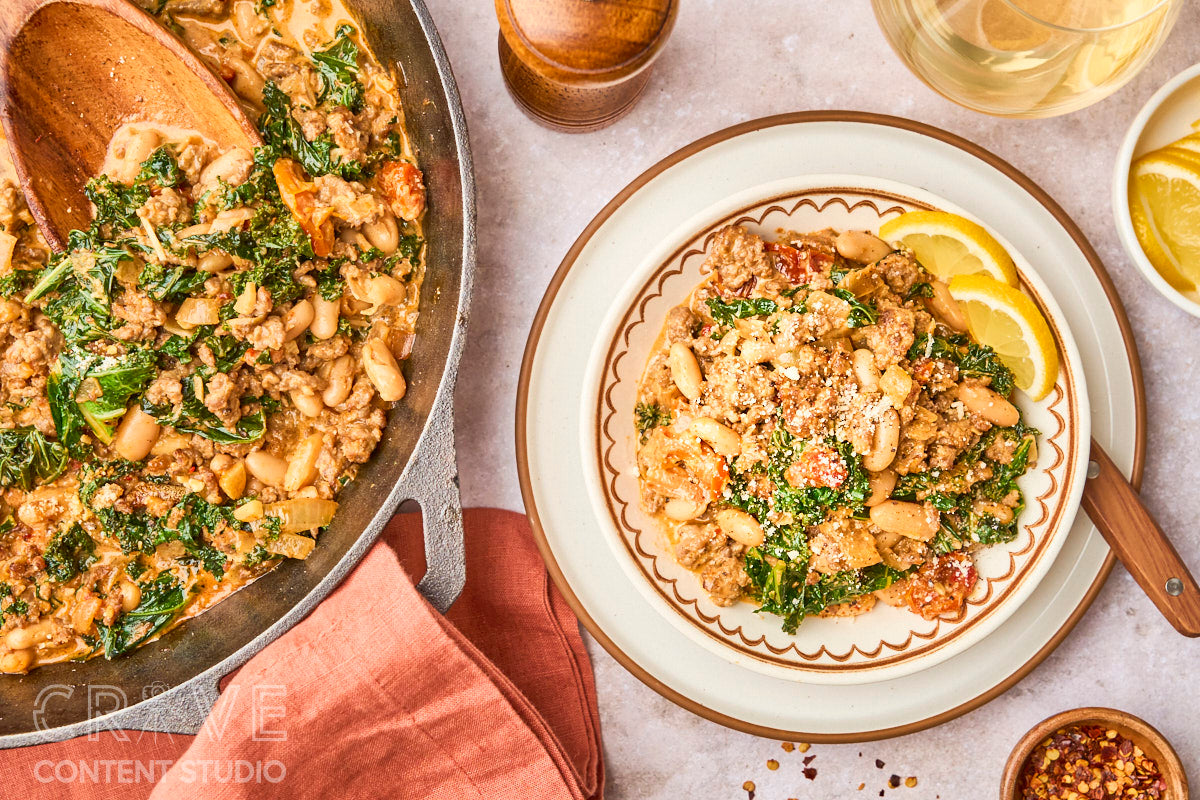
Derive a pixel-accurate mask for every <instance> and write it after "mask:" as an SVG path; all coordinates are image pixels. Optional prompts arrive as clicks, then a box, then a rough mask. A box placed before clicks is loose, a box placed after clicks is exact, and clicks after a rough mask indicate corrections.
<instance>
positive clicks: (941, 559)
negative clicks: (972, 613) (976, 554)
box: [904, 553, 979, 619]
mask: <svg viewBox="0 0 1200 800" xmlns="http://www.w3.org/2000/svg"><path fill="white" fill-rule="evenodd" d="M978 579H979V573H977V572H976V571H975V565H974V564H972V563H971V559H970V557H968V556H967V554H966V553H946V554H944V555H940V556H936V557H934V558H932V559H930V560H929V561H926V562H925V563H924V564H922V565H921V568H920V569H919V570H917V573H916V574H915V575H913V576H912V577H910V578H909V579H908V582H907V583H908V585H907V587H906V588H905V591H904V599H905V600H906V601H907V602H908V607H909V608H911V609H912V610H913V611H914V612H915V613H917V614H920V615H921V616H922V617H924V618H925V619H934V618H936V617H940V616H942V615H943V614H957V613H958V612H959V611H961V610H962V607H963V603H964V602H966V599H967V595H968V594H970V593H971V589H973V588H974V587H975V581H976V580H978Z"/></svg>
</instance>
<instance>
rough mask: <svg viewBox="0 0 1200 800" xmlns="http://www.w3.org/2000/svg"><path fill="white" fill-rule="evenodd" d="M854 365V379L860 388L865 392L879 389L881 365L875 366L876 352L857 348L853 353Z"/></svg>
mask: <svg viewBox="0 0 1200 800" xmlns="http://www.w3.org/2000/svg"><path fill="white" fill-rule="evenodd" d="M851 359H852V362H853V365H854V379H855V380H856V381H857V382H858V388H859V390H860V391H863V392H874V391H876V390H877V389H879V367H877V366H875V354H874V353H872V352H871V351H870V350H867V349H866V348H860V349H858V350H855V351H854V353H853V354H852V355H851Z"/></svg>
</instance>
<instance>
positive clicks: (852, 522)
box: [633, 212, 1057, 632]
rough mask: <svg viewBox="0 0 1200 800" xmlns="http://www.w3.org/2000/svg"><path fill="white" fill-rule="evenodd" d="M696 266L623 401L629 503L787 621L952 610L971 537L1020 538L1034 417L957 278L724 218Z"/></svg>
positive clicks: (964, 579) (718, 582) (743, 596)
mask: <svg viewBox="0 0 1200 800" xmlns="http://www.w3.org/2000/svg"><path fill="white" fill-rule="evenodd" d="M917 213H918V214H919V213H921V212H917ZM946 216H949V215H946ZM903 219H904V218H903V217H901V218H900V220H903ZM935 221H936V220H935ZM964 222H965V221H964ZM924 235H925V236H926V239H925V240H922V241H923V243H924V244H930V240H929V238H928V233H926V234H924ZM988 238H989V239H990V237H988ZM999 252H1000V253H1003V249H1002V248H1001V249H1000V251H999ZM952 255H953V257H954V258H955V259H956V263H957V262H961V261H963V260H964V255H965V250H964V251H963V252H955V253H952ZM1004 257H1005V258H1006V256H1004ZM933 258H934V255H933V253H932V251H931V255H930V259H931V260H932V259H933ZM944 260H945V259H943V261H944ZM994 260H1000V258H999V257H997V258H995V259H994ZM942 266H943V268H944V267H945V264H943V265H942ZM702 272H703V273H705V274H707V276H708V277H707V278H706V279H705V280H704V282H703V283H701V284H700V286H698V287H697V288H695V290H694V291H692V293H691V294H690V296H689V297H688V298H687V300H686V301H685V302H684V303H683V304H681V305H678V306H676V307H675V308H673V309H671V311H670V312H669V314H668V315H667V319H666V324H665V327H664V328H663V331H662V334H661V337H660V339H659V341H658V343H657V345H656V346H655V348H654V349H653V350H652V351H651V353H650V356H649V360H648V363H647V366H646V370H645V373H644V375H643V377H642V380H641V384H640V387H639V390H638V403H637V406H636V408H635V419H634V421H633V422H634V425H635V426H636V428H637V431H638V437H639V444H638V449H637V459H638V475H639V479H640V487H641V502H642V505H643V508H644V510H645V511H646V512H648V513H650V514H653V515H654V516H655V518H656V519H657V520H658V521H659V523H660V524H661V525H662V526H663V530H664V531H665V532H666V534H667V536H668V537H669V539H670V541H671V544H672V548H671V549H672V552H673V555H674V557H675V558H676V559H677V560H678V562H679V563H680V564H681V565H682V566H684V567H687V568H689V569H692V570H694V571H695V572H696V573H697V575H698V577H699V580H700V582H701V585H702V586H703V588H704V590H705V591H706V592H707V593H708V594H709V596H710V597H711V599H712V601H713V602H714V603H715V604H716V605H718V606H728V605H730V604H733V603H735V602H737V601H739V600H747V601H750V602H753V603H755V604H756V605H757V606H758V607H759V610H760V611H765V612H769V613H771V614H775V615H777V616H778V617H779V618H780V624H781V625H782V627H783V628H784V630H786V631H789V632H794V631H795V630H796V629H797V626H798V625H800V623H801V622H802V621H803V620H804V619H805V617H807V616H809V615H817V614H819V615H826V616H855V615H859V614H862V613H865V612H868V611H870V610H871V609H872V608H873V607H874V606H875V604H876V601H877V600H882V601H884V602H885V603H887V604H889V605H895V606H903V607H906V608H908V609H909V610H911V611H912V612H914V613H916V614H919V615H921V616H922V617H924V618H926V619H933V618H936V617H939V616H942V615H956V614H959V613H960V612H961V611H962V608H963V604H964V602H965V600H966V597H967V596H968V595H969V594H970V593H971V591H972V590H973V589H974V587H975V585H976V582H977V579H978V576H977V572H976V569H975V566H974V564H973V562H972V553H973V552H975V551H976V550H978V549H979V548H981V547H986V546H988V545H992V544H996V543H1005V542H1011V541H1013V540H1014V539H1015V538H1016V537H1017V533H1018V532H1017V518H1018V517H1019V516H1020V514H1021V511H1022V509H1023V508H1024V506H1025V498H1024V496H1023V493H1022V491H1021V489H1020V487H1019V486H1018V485H1017V481H1018V479H1020V478H1021V477H1022V476H1023V475H1024V474H1025V472H1026V471H1027V470H1028V469H1029V468H1030V467H1032V466H1033V465H1034V463H1035V462H1036V459H1037V435H1038V432H1037V431H1036V430H1035V429H1033V428H1032V427H1030V426H1029V425H1027V424H1026V423H1025V422H1024V420H1023V418H1022V415H1021V412H1020V411H1019V410H1018V409H1017V407H1016V406H1015V405H1013V403H1011V402H1010V400H1009V397H1010V396H1011V395H1012V393H1013V391H1014V389H1015V386H1016V381H1015V379H1014V375H1013V372H1012V370H1010V369H1009V367H1008V366H1006V365H1005V363H1004V360H1003V359H1001V358H1000V357H999V356H998V355H997V353H996V352H995V350H993V349H992V348H991V347H989V346H988V345H987V344H983V343H980V342H979V341H978V340H977V339H976V338H974V337H973V336H972V334H971V327H972V326H971V320H970V319H969V317H968V315H967V313H966V312H965V311H964V309H963V308H962V307H960V305H959V303H958V302H957V301H956V300H955V297H954V295H953V292H952V290H951V286H950V285H948V284H947V283H946V282H944V281H942V280H941V279H940V278H939V277H937V276H935V275H934V274H932V273H931V272H930V271H928V270H926V269H925V267H924V266H923V265H922V263H921V262H920V261H919V260H918V258H917V257H916V256H915V255H914V252H913V250H912V249H911V248H909V247H907V246H904V245H898V246H897V245H893V244H891V243H888V242H885V241H884V240H882V239H880V238H879V237H877V236H874V235H872V234H870V233H867V232H864V231H853V230H846V231H841V232H837V231H834V230H822V231H817V232H813V233H796V232H792V231H785V232H781V233H780V234H779V235H778V236H777V237H774V238H771V239H764V238H762V237H760V236H759V235H756V234H754V233H752V232H750V231H749V230H747V229H746V228H745V227H742V226H737V225H732V226H728V227H726V228H724V229H722V230H720V231H719V232H717V233H716V235H715V236H714V237H713V238H712V241H711V244H710V245H709V248H708V251H707V256H706V260H705V263H704V266H703V268H702ZM1007 272H1008V273H1010V274H1012V275H1014V276H1015V271H1013V269H1012V263H1011V260H1008V262H1007ZM959 280H960V279H959V278H955V279H953V280H952V282H951V283H953V282H954V281H959ZM969 280H974V281H978V280H979V278H978V277H977V276H975V275H971V276H969ZM982 280H984V281H987V282H989V283H990V284H996V286H997V287H998V286H1000V284H999V282H997V281H995V280H994V279H993V278H988V277H985V278H983V279H982ZM1004 288H1009V287H1007V285H1005V286H1004ZM1013 291H1014V292H1015V290H1013ZM1016 293H1017V294H1019V292H1016ZM1039 321H1040V320H1039ZM1040 324H1041V326H1042V327H1043V328H1045V322H1044V321H1041V322H1040ZM1047 335H1048V333H1047ZM1050 348H1051V349H1050V352H1051V353H1053V341H1052V340H1051V343H1050ZM1056 378H1057V361H1056V360H1055V361H1054V364H1053V374H1052V375H1051V376H1050V384H1051V385H1053V382H1054V380H1055V379H1056ZM1044 393H1045V392H1043V394H1044Z"/></svg>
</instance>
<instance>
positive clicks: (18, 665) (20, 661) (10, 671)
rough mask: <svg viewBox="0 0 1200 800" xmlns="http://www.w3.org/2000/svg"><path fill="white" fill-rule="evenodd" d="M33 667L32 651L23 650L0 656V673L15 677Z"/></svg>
mask: <svg viewBox="0 0 1200 800" xmlns="http://www.w3.org/2000/svg"><path fill="white" fill-rule="evenodd" d="M31 666H33V650H31V649H29V648H24V649H21V650H13V651H12V652H11V653H5V654H4V655H0V673H4V674H5V675H17V674H20V673H22V672H28V671H29V668H30V667H31Z"/></svg>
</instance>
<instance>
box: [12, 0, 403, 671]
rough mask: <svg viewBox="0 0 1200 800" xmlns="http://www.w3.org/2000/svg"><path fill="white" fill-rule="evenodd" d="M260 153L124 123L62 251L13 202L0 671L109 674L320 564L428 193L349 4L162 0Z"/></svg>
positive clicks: (386, 352)
mask: <svg viewBox="0 0 1200 800" xmlns="http://www.w3.org/2000/svg"><path fill="white" fill-rule="evenodd" d="M143 5H149V6H150V7H151V8H150V9H149V10H151V11H153V12H155V13H156V14H157V15H158V18H159V19H160V20H161V22H162V24H164V25H166V26H168V27H169V28H171V29H173V30H174V31H176V32H177V33H179V34H180V35H181V36H182V37H183V38H184V40H185V41H186V42H187V43H188V45H189V46H190V47H191V48H192V49H193V50H195V51H196V52H197V53H198V54H199V55H200V56H201V57H202V58H203V59H205V60H206V61H207V62H208V63H209V64H210V65H212V66H213V67H214V69H215V70H216V71H217V72H218V73H219V74H220V75H222V76H223V77H224V78H226V79H227V80H228V81H229V83H230V84H231V86H232V87H233V89H234V90H235V92H236V93H237V94H238V95H239V97H240V98H241V100H242V101H243V102H244V103H245V105H246V107H247V109H248V111H249V112H250V114H251V118H256V119H258V120H259V128H260V130H261V133H262V137H263V140H264V143H265V144H264V146H263V147H261V148H259V149H257V150H256V151H255V152H253V153H249V152H244V151H240V150H232V151H227V152H217V151H216V150H215V148H214V146H212V145H211V144H210V143H208V142H206V141H205V140H203V139H202V138H201V137H200V136H199V135H197V134H195V133H192V132H188V131H181V130H175V129H169V128H164V127H162V126H156V125H155V124H154V122H153V121H144V122H137V123H131V124H129V125H126V126H125V127H123V128H122V129H121V130H120V131H119V132H118V133H117V135H116V136H115V137H114V140H113V142H112V143H111V146H110V149H109V156H108V160H107V163H106V165H105V168H104V170H103V173H104V174H102V175H100V176H99V177H97V178H96V179H94V180H93V181H92V182H91V183H90V184H89V189H88V195H89V197H90V198H91V200H92V202H93V204H94V206H95V214H94V223H93V225H92V226H91V228H90V229H89V230H86V231H75V232H74V233H72V235H71V237H70V246H69V252H67V253H64V254H60V255H56V254H51V253H50V252H49V251H48V249H47V247H46V245H45V243H44V241H43V240H42V238H41V236H40V234H39V232H38V230H37V228H36V226H35V225H34V224H33V221H32V218H31V216H30V213H29V211H28V208H27V207H26V204H25V202H24V199H23V198H22V196H21V194H20V192H19V191H18V190H17V189H16V188H15V187H14V185H13V184H12V183H11V182H5V183H3V184H2V185H0V290H2V294H3V296H4V299H3V300H2V301H0V351H2V352H3V364H2V365H0V404H2V405H0V489H2V492H3V493H2V495H0V498H2V503H0V623H2V624H0V671H4V672H10V673H13V672H25V671H27V670H29V669H31V668H33V667H36V666H40V665H43V664H47V663H51V662H55V661H62V660H65V659H82V658H87V657H89V656H93V655H96V654H100V653H102V654H104V655H105V656H106V657H107V658H114V657H117V656H120V655H122V654H125V653H128V652H129V651H130V650H132V649H133V648H135V647H137V646H139V645H141V644H143V643H144V642H146V641H148V640H150V639H152V638H154V637H156V636H157V635H159V634H161V633H162V632H163V631H165V630H166V629H168V628H169V627H171V626H172V625H174V624H176V623H178V622H179V621H181V620H183V619H186V618H188V617H190V616H194V615H196V614H198V613H200V612H201V611H203V610H204V609H206V608H208V607H210V606H211V605H213V604H215V603H216V602H218V601H220V600H221V599H223V598H225V597H227V596H228V595H229V594H230V593H232V592H233V591H235V590H236V589H238V588H239V587H241V586H243V585H245V584H246V583H248V582H250V581H251V580H253V579H255V578H256V577H258V576H260V575H262V574H263V573H264V572H266V571H268V570H269V569H271V568H272V567H273V566H275V565H276V564H278V563H279V562H280V561H281V560H282V559H283V558H298V559H303V558H306V557H307V556H308V555H309V554H310V553H311V552H312V550H313V548H314V547H315V546H316V539H317V533H318V531H319V530H320V529H321V528H323V527H324V526H326V525H328V524H329V522H330V521H331V520H332V518H333V515H334V513H335V511H336V509H337V501H336V500H335V498H336V496H337V494H338V491H339V490H340V489H341V488H342V487H343V486H345V485H346V484H347V483H348V482H349V481H351V480H353V479H354V477H355V474H356V471H357V469H358V466H359V465H360V464H362V463H363V462H365V461H366V460H367V459H368V457H369V456H370V454H371V452H372V450H373V449H374V448H375V446H376V444H377V443H378V442H379V440H380V437H381V435H382V431H383V428H384V425H385V423H386V410H387V408H388V407H389V405H390V404H392V403H393V402H395V401H398V400H400V399H401V398H403V396H404V394H405V389H406V386H405V381H404V378H403V375H402V373H401V371H400V367H399V364H400V363H401V362H402V361H403V360H404V359H406V358H407V357H408V354H409V352H410V351H411V348H412V344H413V336H414V328H415V324H416V319H417V312H418V309H417V305H418V298H419V295H420V288H421V281H422V277H423V274H424V268H423V264H422V252H423V247H424V240H423V237H422V232H421V218H422V214H423V211H424V205H425V192H424V185H423V182H422V175H421V172H420V170H419V169H418V168H417V167H416V165H415V163H414V158H413V154H412V150H411V147H410V144H409V141H408V138H407V135H406V133H405V130H404V123H403V112H402V110H401V107H400V103H399V98H398V95H397V92H396V85H395V82H394V79H393V78H392V76H391V75H390V74H389V73H388V72H387V71H386V70H384V69H383V68H382V67H381V66H380V65H379V64H378V63H376V62H375V61H374V60H373V58H372V56H371V54H370V53H369V52H368V51H367V50H366V48H365V45H364V43H363V41H362V39H361V36H360V34H359V32H358V30H357V29H356V27H355V26H354V25H353V24H352V23H351V22H350V16H349V14H348V12H347V11H346V9H345V8H344V7H343V6H341V5H340V4H337V3H331V2H323V3H320V4H312V6H313V7H314V8H316V9H318V10H319V11H320V13H314V12H313V11H311V10H310V9H309V7H308V4H301V3H296V4H292V3H289V2H284V1H283V0H281V1H280V2H262V1H261V0H259V1H258V2H255V0H233V2H227V0H165V2H164V1H163V0H154V2H150V3H148V4H147V3H144V4H143Z"/></svg>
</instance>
